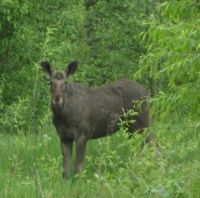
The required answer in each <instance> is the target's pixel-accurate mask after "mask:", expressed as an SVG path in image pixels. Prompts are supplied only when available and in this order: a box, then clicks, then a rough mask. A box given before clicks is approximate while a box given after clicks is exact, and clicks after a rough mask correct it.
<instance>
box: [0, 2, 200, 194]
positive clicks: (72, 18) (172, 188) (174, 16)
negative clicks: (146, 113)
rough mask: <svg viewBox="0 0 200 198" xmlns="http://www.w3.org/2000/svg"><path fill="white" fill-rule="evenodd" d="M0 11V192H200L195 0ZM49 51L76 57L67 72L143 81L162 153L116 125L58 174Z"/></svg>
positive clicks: (198, 12)
mask: <svg viewBox="0 0 200 198" xmlns="http://www.w3.org/2000/svg"><path fill="white" fill-rule="evenodd" d="M0 19H1V20H0V153H1V155H0V197H5V198H7V197H12V198H13V197H20V198H21V197H27V196H28V197H45V198H46V197H52V198H53V197H63V198H64V197H67V198H68V197H69V198H70V197H102V198H104V197H108V198H109V197H120V198H126V197H136V198H138V197H142V198H143V197H166V198H171V197H181V198H182V197H184V198H185V197H189V198H198V197H200V189H199V186H200V155H199V153H200V133H199V131H200V122H199V120H200V92H199V91H198V90H199V89H200V64H199V63H200V55H199V54H200V34H199V32H200V4H199V1H197V0H182V1H178V0H174V1H164V0H161V1H155V0H152V1H148V0H131V1H130V0H125V1H120V0H110V1H105V0H101V1H100V0H85V1H84V0H73V1H69V0H68V1H62V0H58V1H52V0H48V1H41V0H39V1H34V0H29V1H24V0H21V1H19V0H2V1H1V2H0ZM45 59H47V60H49V61H51V62H52V64H53V65H55V67H56V68H60V69H61V68H62V69H63V68H65V67H66V66H67V63H68V62H70V61H72V60H78V61H79V64H80V67H79V70H78V72H77V74H75V75H74V76H73V79H70V81H72V80H73V81H80V82H82V83H84V84H88V85H90V86H96V85H101V84H103V83H107V82H110V81H113V80H116V79H119V78H129V79H136V80H138V81H140V82H141V83H142V84H144V85H145V86H146V87H147V88H149V90H150V91H151V95H152V97H151V99H150V103H151V113H152V125H151V127H150V130H151V131H153V132H154V133H155V134H156V136H157V141H158V142H159V144H160V148H161V155H160V156H157V155H156V153H155V150H154V147H153V146H151V145H148V146H145V147H144V149H143V150H141V147H140V145H141V143H142V142H143V140H144V137H143V136H142V135H135V136H134V137H133V138H131V139H129V138H128V137H127V136H126V133H124V130H125V129H121V131H120V132H119V133H117V134H116V135H113V136H111V137H107V138H102V139H98V140H94V141H90V142H89V145H88V148H87V158H86V161H85V169H84V171H83V173H81V175H76V176H73V177H72V178H71V179H70V180H69V181H67V182H64V181H63V180H62V177H61V164H62V155H61V151H60V144H59V138H58V136H57V134H56V132H55V129H54V128H53V125H52V123H51V113H50V109H49V103H50V94H49V90H48V83H47V79H45V77H44V75H43V73H42V72H41V71H40V68H39V63H40V61H41V60H45Z"/></svg>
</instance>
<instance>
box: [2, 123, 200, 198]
mask: <svg viewBox="0 0 200 198" xmlns="http://www.w3.org/2000/svg"><path fill="white" fill-rule="evenodd" d="M47 126H48V125H47ZM186 126H187V127H186ZM190 126H191V127H190ZM151 130H153V131H154V132H155V133H156V134H157V139H158V141H159V144H160V147H161V156H160V157H158V156H157V155H156V154H155V149H154V147H153V146H145V147H144V149H143V150H141V147H140V144H141V142H142V141H143V136H140V135H136V136H134V137H133V138H131V139H129V138H128V137H127V136H126V135H125V134H124V133H122V132H120V133H118V134H115V135H113V136H112V137H107V138H102V139H99V140H93V141H90V142H89V144H88V147H87V157H86V160H85V167H84V171H83V173H81V174H80V175H79V176H74V177H72V178H71V179H70V180H68V181H63V180H62V177H61V164H62V156H61V151H60V144H59V139H58V136H57V134H56V133H55V130H54V129H53V127H52V126H51V125H49V127H44V129H43V130H41V132H40V133H39V134H37V135H33V134H30V135H22V134H21V135H9V134H5V133H0V153H1V155H0V197H11V198H15V197H17V198H23V197H30V198H31V197H45V198H47V197H48V198H51V197H52V198H54V197H58V198H60V197H63V198H64V197H66V198H76V197H91V198H93V197H99V198H107V197H108V198H110V197H113V198H115V197H118V198H126V197H136V198H138V197H169V198H171V197H181V198H184V197H189V198H190V197H192V198H193V197H194V198H198V197H200V188H199V187H200V133H199V128H198V126H197V127H196V128H195V127H192V124H191V123H185V122H182V123H179V124H174V123H173V124H158V123H155V124H154V126H152V129H151Z"/></svg>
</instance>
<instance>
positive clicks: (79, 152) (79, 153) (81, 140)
mask: <svg viewBox="0 0 200 198" xmlns="http://www.w3.org/2000/svg"><path fill="white" fill-rule="evenodd" d="M86 144H87V139H86V138H85V137H84V136H81V137H78V138H77V140H76V165H75V172H76V173H80V172H81V171H82V168H83V161H84V157H85V152H86Z"/></svg>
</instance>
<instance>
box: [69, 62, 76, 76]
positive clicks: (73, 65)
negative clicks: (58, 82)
mask: <svg viewBox="0 0 200 198" xmlns="http://www.w3.org/2000/svg"><path fill="white" fill-rule="evenodd" d="M77 67H78V62H77V61H73V62H71V63H70V64H69V65H68V68H67V69H66V75H67V76H69V75H71V74H73V73H75V71H76V69H77Z"/></svg>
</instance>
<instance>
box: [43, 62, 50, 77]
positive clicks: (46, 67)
mask: <svg viewBox="0 0 200 198" xmlns="http://www.w3.org/2000/svg"><path fill="white" fill-rule="evenodd" d="M40 65H41V67H42V69H43V70H44V71H45V72H46V73H47V74H49V75H51V74H52V67H51V65H50V63H48V62H46V61H43V62H41V64H40Z"/></svg>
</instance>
